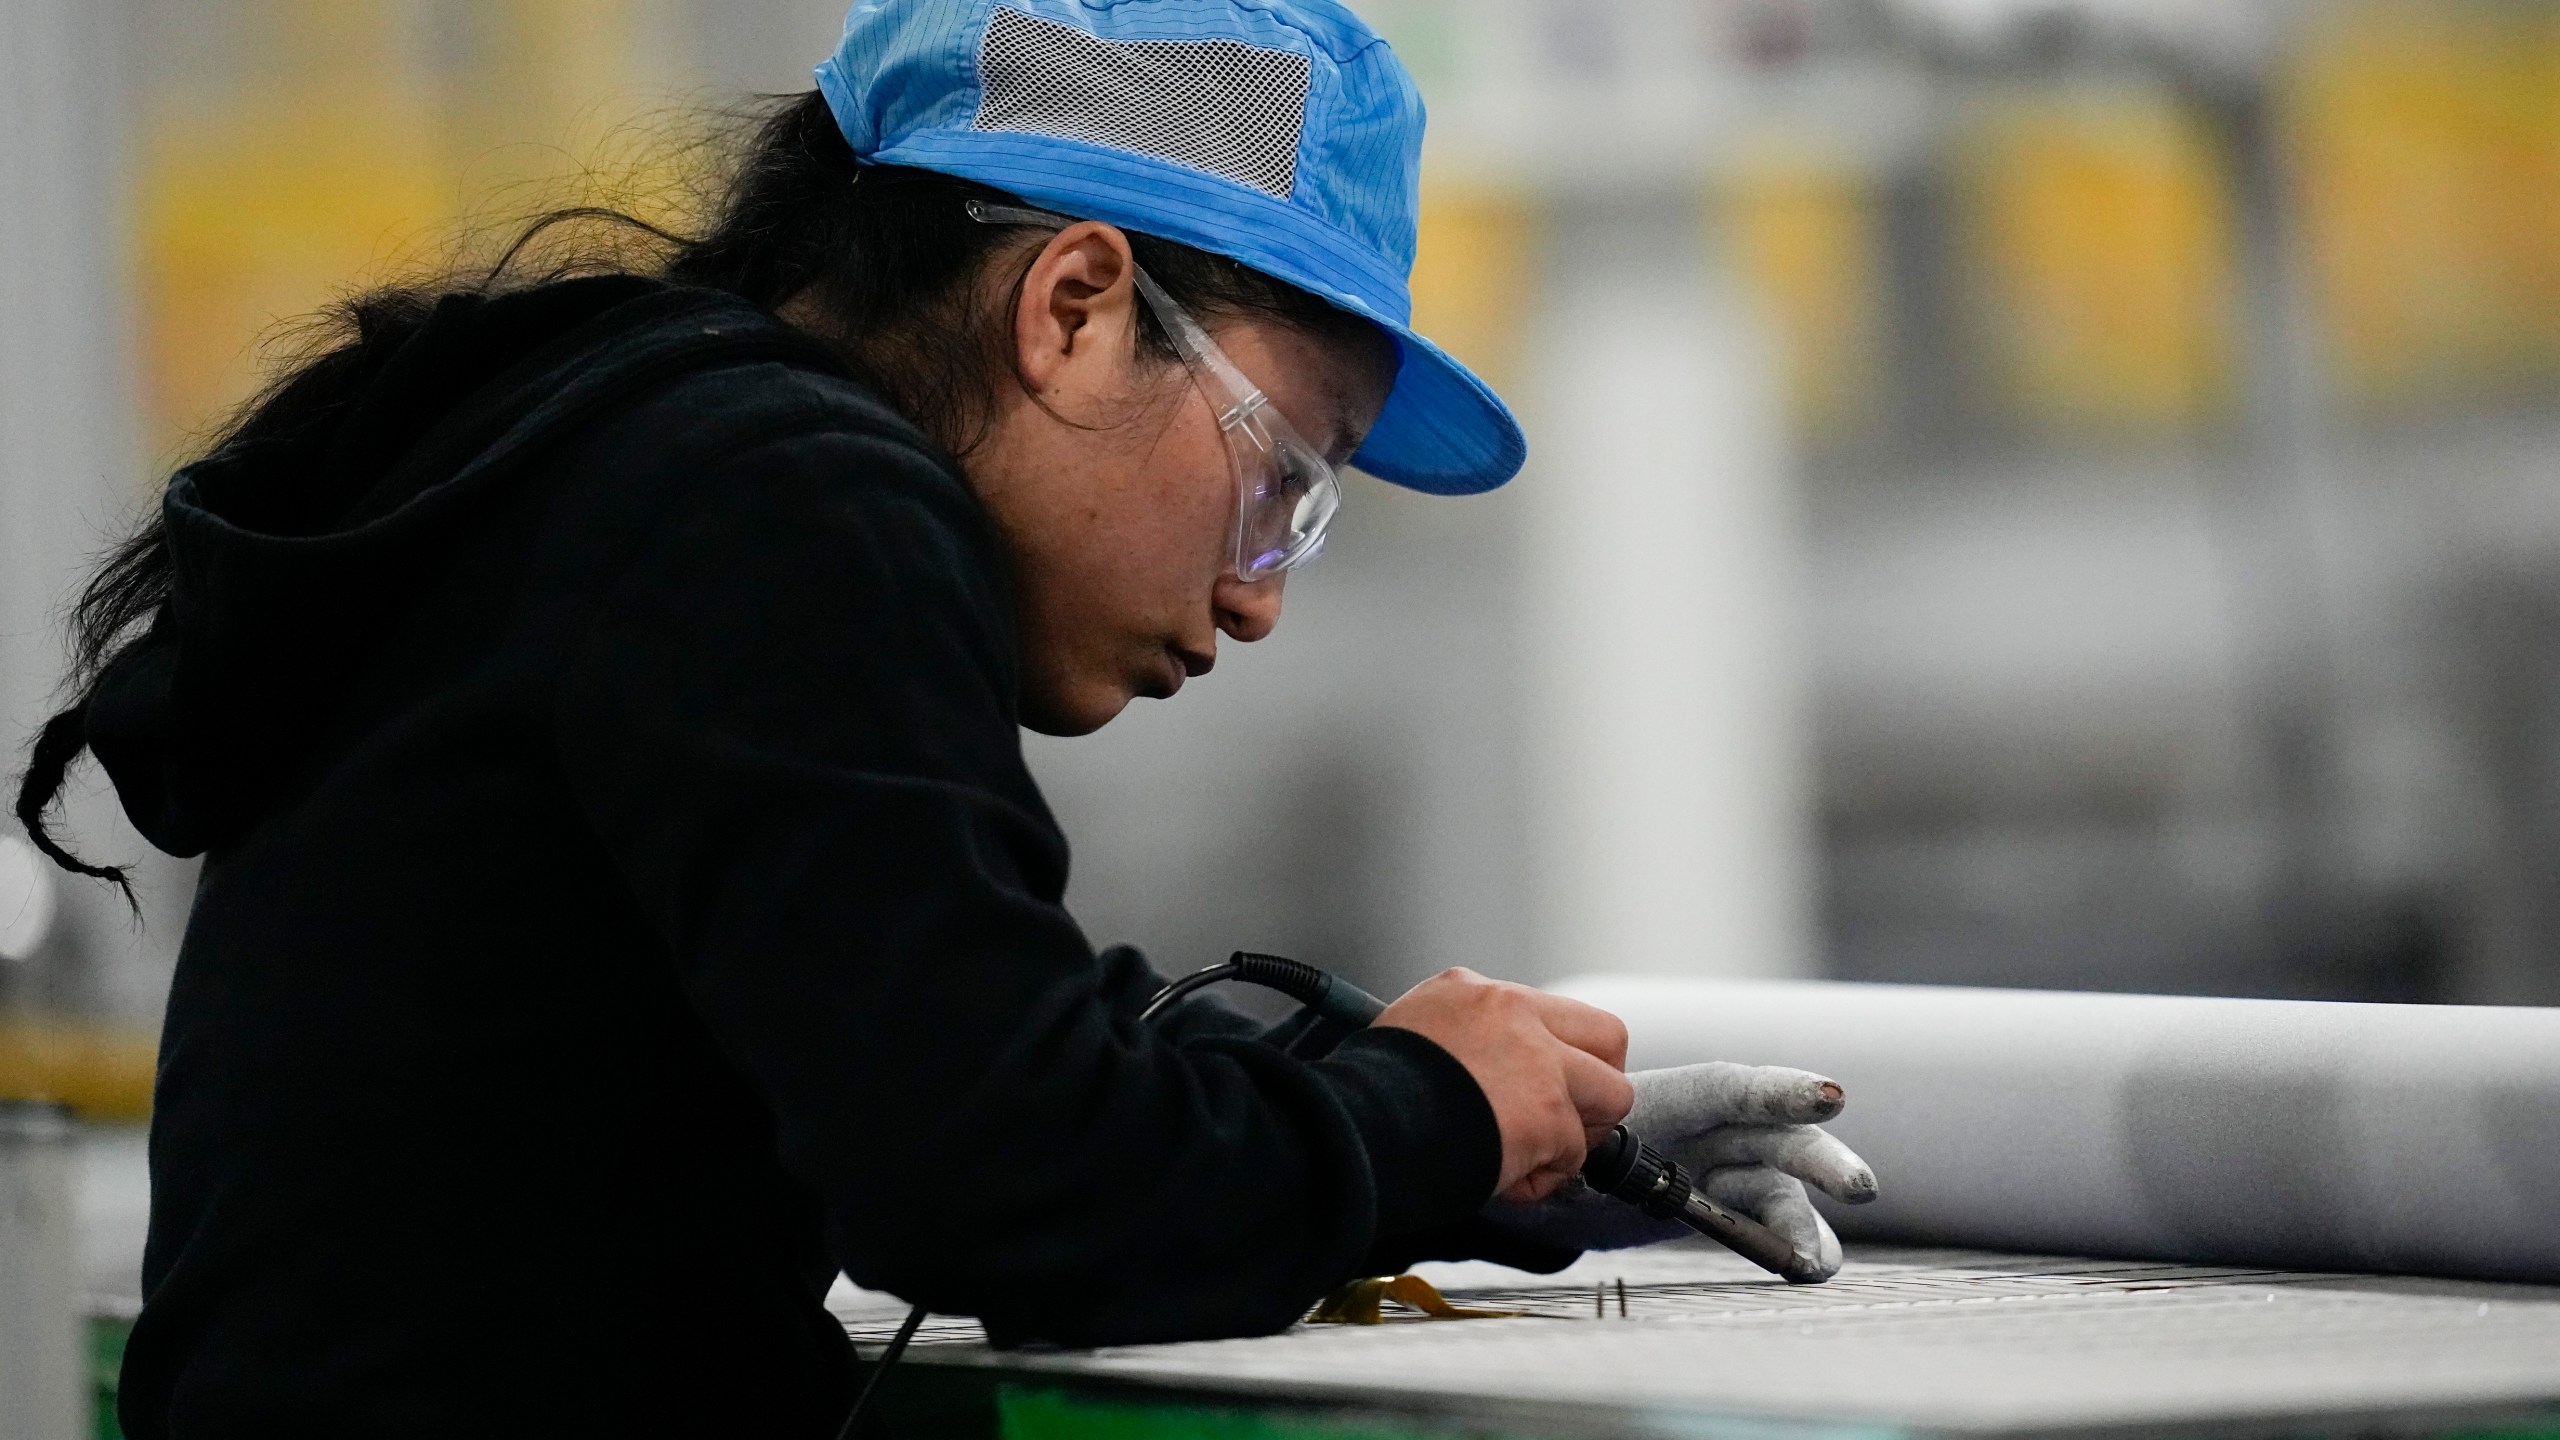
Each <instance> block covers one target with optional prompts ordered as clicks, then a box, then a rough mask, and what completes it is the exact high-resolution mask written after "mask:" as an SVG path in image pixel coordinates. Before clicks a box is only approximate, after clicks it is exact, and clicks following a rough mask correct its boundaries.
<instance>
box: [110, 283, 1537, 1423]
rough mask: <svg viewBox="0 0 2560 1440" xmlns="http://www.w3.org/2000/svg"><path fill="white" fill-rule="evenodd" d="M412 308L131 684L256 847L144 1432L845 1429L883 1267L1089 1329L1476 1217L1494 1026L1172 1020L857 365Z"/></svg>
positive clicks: (270, 464) (483, 303) (200, 800)
mask: <svg viewBox="0 0 2560 1440" xmlns="http://www.w3.org/2000/svg"><path fill="white" fill-rule="evenodd" d="M380 343H381V352H382V353H381V354H380V355H379V356H377V357H376V359H375V360H374V361H373V362H371V363H368V364H367V365H366V366H364V367H362V368H361V370H360V371H358V372H355V373H354V375H353V376H352V378H350V379H349V380H348V382H347V386H348V393H346V394H345V395H343V396H340V397H335V398H336V399H337V400H338V401H339V402H340V403H339V408H338V409H337V410H336V411H335V412H334V414H335V415H336V417H337V418H336V419H335V420H334V421H333V422H332V423H331V424H329V425H327V426H325V427H323V430H322V432H321V433H316V434H309V435H305V436H302V437H299V438H296V439H293V440H291V441H287V442H279V443H274V444H270V445H267V446H263V447H239V448H235V449H234V450H233V451H232V452H230V453H227V454H224V455H222V456H219V457H217V458H216V459H214V460H211V461H208V462H206V463H204V464H201V465H197V466H195V467H192V468H190V469H189V470H187V471H184V472H182V473H181V474H180V475H179V476H178V477H177V478H176V479H175V480H174V481H173V482H172V484H171V486H170V489H169V494H168V498H167V502H166V507H165V515H166V519H167V523H168V531H169V542H170V546H171V551H172V555H173V557H174V559H175V562H176V583H175V596H174V605H173V607H172V609H171V612H170V613H169V615H168V616H167V617H166V618H165V619H164V620H163V622H162V623H161V624H160V625H159V626H158V627H157V628H156V629H155V630H154V631H153V632H152V633H151V634H150V636H148V637H147V639H146V640H145V641H144V642H143V643H142V644H140V645H139V646H137V647H136V648H134V649H133V650H131V651H129V652H128V653H127V654H125V655H124V656H123V657H121V658H120V659H119V660H118V661H117V662H116V663H115V664H114V666H113V667H112V668H111V670H110V672H109V673H108V675H107V676H106V677H105V679H104V681H103V683H102V685H101V686H100V688H99V691H98V692H97V694H96V696H95V697H94V699H93V701H92V703H91V705H90V707H89V713H88V716H87V719H88V723H89V729H90V734H91V737H92V740H93V744H94V748H95V750H96V753H97V754H98V756H99V758H100V759H101V761H102V762H103V763H104V764H105V765H106V767H107V769H108V771H109V772H110V774H111V775H112V777H113V778H114V780H115V783H116V786H117V789H118V790H119V792H120V793H121V795H122V796H123V799H124V803H125V806H126V808H127V810H128V811H129V812H130V813H131V815H132V816H133V819H134V821H135V823H136V824H137V825H139V826H140V827H141V828H142V831H143V833H144V834H145V835H147V836H149V837H150V838H151V840H152V841H153V842H154V843H156V844H158V845H160V846H161V847H162V848H164V849H167V850H170V851H172V852H175V853H179V854H193V853H198V852H201V853H203V854H205V856H206V857H207V858H206V863H205V868H204V878H203V880H202V883H201V886H200V888H199V890H198V893H197V896H196V902H195V909H194V912H193V914H192V916H191V918H190V920H189V923H188V927H187V934H186V940H185V944H184V946H183V949H182V951H181V953H180V957H179V962H178V971H177V978H176V982H175V986H174V989H173V990H172V992H171V995H170V1000H169V1011H168V1018H167V1028H166V1031H165V1034H164V1036H163V1039H162V1045H161V1058H160V1076H159V1088H158V1093H157V1111H156V1114H155V1117H154V1121H153V1126H152V1136H151V1168H152V1184H153V1210H152V1217H151V1238H150V1248H149V1253H148V1255H147V1257H146V1260H145V1265H144V1286H145V1292H146V1297H147V1298H146V1300H145V1303H144V1307H143V1312H142V1317H141V1320H140V1321H139V1323H138V1324H137V1325H136V1326H135V1329H134V1333H133V1339H132V1343H131V1347H130V1349H129V1351H128V1355H127V1359H126V1367H125V1372H124V1381H123V1391H122V1415H123V1420H124V1424H125V1426H126V1428H127V1431H128V1433H129V1434H131V1435H133V1436H134V1437H136V1440H157V1437H161V1436H167V1435H172V1434H175V1435H179V1436H183V1437H189V1440H206V1437H221V1436H259V1437H278V1436H294V1435H330V1436H346V1435H394V1434H398V1435H411V1434H414V1435H421V1436H424V1435H437V1436H448V1435H466V1434H468V1435H495V1434H517V1433H522V1434H528V1435H529V1434H535V1433H542V1434H550V1435H560V1434H613V1435H621V1436H632V1435H679V1434H684V1435H694V1434H713V1433H718V1434H734V1435H807V1436H822V1435H829V1434H832V1433H833V1430H834V1426H835V1424H836V1423H837V1421H838V1420H839V1419H840V1418H841V1416H842V1413H843V1411H844V1408H845V1406H846V1404H847V1402H848V1399H849V1396H850V1394H851V1383H852V1376H853V1362H852V1360H851V1357H850V1354H849V1351H848V1347H847V1345H846V1343H845V1340H844V1337H843V1335H842V1333H841V1332H840V1331H839V1329H838V1328H837V1326H836V1325H835V1324H834V1323H833V1322H832V1320H831V1319H830V1318H829V1317H828V1315H827V1313H826V1312H825V1311H824V1309H822V1308H821V1307H820V1305H819V1297H820V1296H821V1294H822V1293H823V1292H824V1290H825V1289H826V1286H827V1283H828V1281H829V1280H830V1278H831V1277H832V1276H833V1274H834V1272H835V1271H836V1270H837V1269H838V1268H839V1267H841V1268H842V1269H843V1270H844V1271H845V1272H846V1273H848V1274H849V1275H851V1276H852V1277H853V1278H854V1279H855V1280H856V1281H858V1282H859V1283H861V1284H863V1285H866V1286H872V1287H876V1288H881V1289H887V1290H893V1291H896V1292H897V1293H898V1294H900V1295H902V1296H905V1297H907V1298H908V1299H910V1300H913V1301H917V1302H921V1303H923V1304H926V1305H929V1306H931V1307H932V1308H933V1309H935V1310H936V1311H941V1312H947V1313H954V1314H965V1315H977V1316H980V1317H982V1318H984V1320H985V1321H986V1323H987V1326H988V1328H989V1330H990V1332H991V1333H992V1334H993V1335H994V1336H995V1337H996V1338H997V1339H998V1340H999V1341H1014V1340H1023V1339H1041V1340H1048V1341H1055V1342H1061V1343H1067V1344H1100V1343H1110V1342H1127V1341H1144V1340H1157V1339H1172V1338H1185V1337H1203V1336H1216V1335H1238V1334H1249V1333H1254V1332H1260V1331H1269V1330H1273V1329H1277V1328H1279V1327H1281V1326H1284V1325H1286V1324H1288V1323H1289V1322H1290V1321H1291V1320H1292V1319H1293V1318H1294V1317H1295V1316H1296V1315H1297V1314H1298V1313H1299V1312H1300V1310H1301V1308H1302V1307H1303V1306H1305V1305H1306V1304H1307V1303H1309V1301H1310V1300H1312V1299H1313V1298H1314V1297H1315V1296H1317V1295H1318V1294H1320V1293H1321V1292H1323V1291H1324V1290H1326V1289H1327V1288H1328V1287H1330V1286H1332V1285H1334V1284H1335V1283H1337V1282H1339V1281H1341V1280H1343V1279H1345V1278H1347V1277H1349V1276H1351V1275H1354V1274H1356V1273H1362V1272H1365V1271H1369V1270H1373V1269H1376V1268H1380V1267H1383V1266H1388V1265H1393V1264H1396V1263H1400V1262H1401V1261H1403V1260H1406V1259H1410V1258H1414V1257H1416V1256H1418V1255H1421V1254H1425V1253H1457V1252H1461V1251H1465V1250H1468V1249H1471V1248H1477V1247H1478V1245H1479V1242H1480V1241H1481V1239H1482V1237H1481V1235H1480V1234H1479V1233H1478V1232H1477V1231H1476V1230H1475V1228H1474V1227H1473V1226H1472V1225H1471V1224H1470V1222H1469V1220H1468V1217H1469V1216H1471V1214H1472V1213H1473V1212H1474V1211H1475V1210H1476V1208H1477V1207H1478V1206H1479V1205H1480V1204H1481V1203H1482V1202H1483V1201H1484V1200H1485V1199H1486V1197H1487V1193H1488V1192H1489V1191H1490V1190H1491V1188H1492V1185H1493V1181H1494V1176H1495V1171H1496V1168H1497V1165H1498V1156H1499V1141H1498V1137H1497V1135H1496V1131H1495V1127H1494V1122H1493V1118H1492V1114H1491V1111H1490V1109H1489V1108H1488V1106H1487V1105H1486V1103H1485V1100H1484V1097H1483V1095H1482V1093H1481V1092H1480V1091H1479V1090H1478V1089H1477V1087H1476V1086H1475V1084H1474V1083H1473V1081H1472V1080H1471V1079H1470V1078H1469V1077H1468V1076H1467V1074H1466V1072H1465V1071H1464V1070H1463V1069H1462V1068H1461V1067H1460V1066H1459V1065H1458V1064H1457V1062H1456V1061H1455V1060H1453V1059H1452V1058H1451V1057H1450V1056H1449V1055H1448V1054H1447V1053H1446V1052H1445V1051H1442V1050H1441V1049H1439V1048H1438V1047H1437V1046H1434V1045H1433V1044H1431V1043H1430V1042H1429V1041H1427V1040H1424V1039H1423V1038H1421V1037H1420V1036H1418V1035H1414V1034H1412V1033H1410V1032H1405V1031H1393V1030H1379V1031H1370V1032H1367V1033H1363V1034H1360V1035H1356V1036H1354V1037H1352V1038H1350V1039H1349V1040H1346V1041H1344V1042H1343V1043H1342V1044H1341V1045H1340V1046H1339V1047H1338V1048H1336V1049H1334V1050H1333V1051H1332V1053H1331V1054H1330V1055H1329V1056H1326V1057H1325V1058H1323V1059H1320V1060H1314V1061H1308V1060H1302V1059H1298V1058H1293V1057H1291V1056H1290V1055H1287V1054H1284V1053H1283V1052H1282V1051H1281V1050H1280V1049H1278V1048H1275V1047H1274V1046H1273V1045H1270V1044H1266V1043H1263V1042H1261V1041H1259V1040H1257V1039H1255V1038H1253V1036H1252V1035H1251V1033H1250V1030H1249V1027H1244V1026H1242V1025H1241V1023H1240V1022H1237V1021H1235V1020H1234V1019H1233V1017H1232V1016H1231V1015H1227V1014H1225V1012H1220V1011H1216V1010H1214V1009H1207V1008H1200V1007H1194V1008H1193V1009H1192V1011H1191V1012H1190V1014H1189V1016H1188V1018H1187V1019H1186V1021H1185V1023H1184V1024H1183V1025H1182V1026H1180V1027H1177V1032H1176V1034H1174V1035H1173V1036H1170V1037H1168V1036H1166V1035H1161V1034H1158V1033H1156V1032H1154V1031H1150V1030H1145V1029H1141V1028H1140V1027H1139V1026H1138V1025H1137V1023H1136V1020H1135V1008H1136V1006H1137V1004H1138V1003H1139V1002H1140V1001H1141V1000H1143V998H1144V997H1145V995H1146V994H1147V993H1148V991H1149V990H1150V989H1152V987H1153V986H1154V985H1155V984H1156V983H1157V981H1156V979H1155V977H1154V976H1153V974H1152V973H1151V972H1149V971H1148V969H1147V968H1146V967H1145V965H1144V964H1143V962H1141V961H1139V960H1138V959H1137V958H1136V957H1135V955H1134V953H1133V952H1127V951H1115V952H1109V953H1106V954H1105V955H1103V956H1099V957H1098V956H1096V955H1095V953H1094V952H1093V950H1092V949H1091V948H1090V947H1089V946H1088V945H1087V943H1086V941H1085V939H1084V937H1083V936H1082V935H1081V934H1080V933H1079V932H1078V930H1077V928H1076V925H1075V923H1074V921H1073V920H1071V919H1070V918H1069V917H1068V915H1067V913H1066V912H1065V911H1064V910H1063V909H1062V908H1060V904H1059V898H1060V894H1061V892H1062V890H1063V888H1064V885H1065V882H1066V869H1067V854H1066V846H1065V842H1064V841H1063V839H1062V838H1061V837H1060V835H1059V833H1058V830H1057V827H1056V825H1055V824H1054V823H1053V821H1052V820H1051V818H1050V816H1049V813H1048V810H1047V808H1046V807H1045V805H1044V804H1043V802H1042V800H1041V797H1040V794H1039V791H1038V790H1037V789H1036V788H1035V787H1034V785H1033V783H1032V780H1031V777H1030V775H1029V773H1028V772H1027V771H1026V770H1025V768H1024V765H1023V761H1022V755H1021V748H1020V734H1019V731H1018V729H1017V723H1016V709H1015V703H1016V702H1015V685H1016V668H1017V659H1016V654H1015V640H1014V635H1013V629H1012V611H1011V607H1010V601H1009V599H1008V598H1007V595H1006V592H1005V584H1006V580H1005V576H1004V575H1003V573H1002V570H1001V561H1000V558H999V555H998V552H997V551H996V549H995V547H994V544H993V542H992V538H991V534H990V531H989V527H988V524H987V521H986V518H985V516H984V515H983V513H982V512H981V511H980V510H979V508H978V507H977V505H976V503H975V501H974V500H973V498H972V497H971V495H970V493H969V492H968V490H967V489H966V488H965V487H964V486H963V484H962V483H961V481H960V480H959V478H958V477H957V475H956V474H955V473H954V471H953V469H952V467H951V466H950V464H949V462H948V461H947V460H945V459H943V458H941V457H940V456H939V454H938V453H937V452H936V451H935V450H934V449H933V447H932V446H930V445H929V444H928V443H927V442H926V440H925V439H924V437H923V436H922V435H921V434H919V433H918V432H917V431H916V430H915V429H914V427H912V426H911V425H909V424H908V423H907V422H905V421H904V420H902V419H901V418H899V417H898V416H897V415H895V414H893V413H892V412H891V411H889V410H888V409H887V408H886V407H885V406H884V405H882V404H881V403H880V401H879V400H878V399H876V398H875V397H874V396H872V395H871V394H870V393H869V392H867V391H865V390H864V389H862V388H860V387H859V386H857V385H855V384H854V383H852V382H851V381H849V380H847V379H846V378H844V377H843V375H842V374H841V373H839V372H838V371H837V369H836V368H835V366H834V365H833V364H832V363H831V361H830V359H829V357H828V356H827V354H826V353H825V352H824V351H823V350H821V349H819V348H818V347H817V346H815V345H814V344H812V343H811V342H809V341H807V340H805V339H804V338H801V337H798V336H797V335H796V334H795V333H794V332H792V331H791V330H789V329H788V328H787V327H784V326H782V325H780V324H779V323H778V322H776V321H774V320H773V319H772V318H771V317H769V316H767V315H766V314H764V313H763V312H761V311H759V310H757V309H755V308H753V307H751V306H748V305H746V304H744V303H742V302H739V301H736V300H733V299H728V298H725V297H722V296H718V295H714V294H709V293H706V292H700V291H686V290H678V289H670V288H666V287H662V286H658V285H656V284H653V283H651V282H647V281H640V280H632V279H623V278H612V279H599V280H588V281H576V282H570V283H567V284H563V285H556V286H551V287H546V288H544V289H541V290H536V291H531V292H526V293H524V294H520V295H516V296H512V297H508V298H501V299H495V300H484V299H479V298H460V299H452V300H448V301H446V302H444V303H443V305H441V306H440V307H439V308H438V309H437V310H436V311H435V313H434V315H433V317H432V318H431V319H430V320H428V321H427V322H426V323H424V324H423V325H420V326H418V327H416V328H414V329H413V330H411V331H410V332H408V333H407V334H406V335H405V336H404V337H393V338H391V339H388V340H385V341H383V342H380ZM1530 1258H1542V1259H1545V1260H1547V1261H1548V1263H1553V1261H1554V1260H1556V1259H1560V1258H1561V1257H1553V1256H1534V1255H1533V1256H1531V1257H1530Z"/></svg>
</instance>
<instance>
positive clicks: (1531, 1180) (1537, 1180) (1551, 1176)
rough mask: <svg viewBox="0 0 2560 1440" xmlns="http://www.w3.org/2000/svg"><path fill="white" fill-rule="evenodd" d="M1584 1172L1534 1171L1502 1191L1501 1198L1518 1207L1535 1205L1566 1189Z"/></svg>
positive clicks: (1576, 1170)
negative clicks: (1571, 1181)
mask: <svg viewBox="0 0 2560 1440" xmlns="http://www.w3.org/2000/svg"><path fill="white" fill-rule="evenodd" d="M1581 1173H1582V1172H1581V1171H1580V1170H1578V1169H1575V1170H1554V1169H1549V1170H1532V1171H1530V1172H1529V1173H1528V1174H1526V1175H1523V1176H1521V1177H1520V1178H1519V1179H1517V1180H1515V1181H1513V1182H1512V1183H1511V1184H1509V1185H1507V1186H1505V1187H1504V1188H1503V1190H1502V1194H1501V1198H1502V1199H1505V1200H1509V1201H1511V1202H1512V1203H1514V1204H1518V1205H1534V1204H1536V1203H1538V1202H1539V1201H1542V1200H1545V1199H1546V1198H1547V1197H1549V1196H1551V1195H1553V1194H1555V1193H1556V1192H1557V1191H1558V1190H1561V1189H1563V1188H1564V1186H1565V1184H1566V1183H1567V1182H1568V1181H1570V1180H1572V1179H1573V1177H1575V1176H1576V1175H1579V1174H1581Z"/></svg>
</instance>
